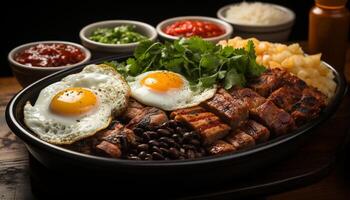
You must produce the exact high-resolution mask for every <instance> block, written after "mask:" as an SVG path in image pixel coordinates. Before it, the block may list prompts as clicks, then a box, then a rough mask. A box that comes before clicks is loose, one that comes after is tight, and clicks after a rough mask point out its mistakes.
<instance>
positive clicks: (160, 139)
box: [159, 137, 178, 146]
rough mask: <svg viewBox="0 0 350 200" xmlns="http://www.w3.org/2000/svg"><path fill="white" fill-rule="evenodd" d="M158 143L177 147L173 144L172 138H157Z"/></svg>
mask: <svg viewBox="0 0 350 200" xmlns="http://www.w3.org/2000/svg"><path fill="white" fill-rule="evenodd" d="M159 141H161V142H165V143H167V144H168V145H170V146H178V144H177V143H176V142H175V140H174V139H173V138H169V137H161V138H159Z"/></svg>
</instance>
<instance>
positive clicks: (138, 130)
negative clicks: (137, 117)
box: [133, 128, 144, 136]
mask: <svg viewBox="0 0 350 200" xmlns="http://www.w3.org/2000/svg"><path fill="white" fill-rule="evenodd" d="M133 131H134V133H135V134H136V135H138V136H141V135H142V133H143V132H144V130H143V129H142V128H134V129H133Z"/></svg>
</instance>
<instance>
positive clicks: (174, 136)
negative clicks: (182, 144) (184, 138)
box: [171, 133, 181, 140]
mask: <svg viewBox="0 0 350 200" xmlns="http://www.w3.org/2000/svg"><path fill="white" fill-rule="evenodd" d="M171 137H172V138H173V139H175V140H176V139H178V138H180V137H181V136H180V134H177V133H174V134H172V135H171Z"/></svg>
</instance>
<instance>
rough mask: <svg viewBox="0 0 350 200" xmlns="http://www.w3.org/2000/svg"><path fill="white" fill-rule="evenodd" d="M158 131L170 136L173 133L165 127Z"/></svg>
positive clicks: (162, 134)
mask: <svg viewBox="0 0 350 200" xmlns="http://www.w3.org/2000/svg"><path fill="white" fill-rule="evenodd" d="M157 132H158V133H159V134H160V135H161V136H170V135H171V133H170V131H169V130H167V129H163V128H160V129H158V130H157Z"/></svg>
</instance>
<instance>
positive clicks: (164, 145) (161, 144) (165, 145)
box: [159, 142, 169, 148]
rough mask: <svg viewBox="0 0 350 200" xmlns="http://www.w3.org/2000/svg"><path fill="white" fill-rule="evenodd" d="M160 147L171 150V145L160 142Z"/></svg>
mask: <svg viewBox="0 0 350 200" xmlns="http://www.w3.org/2000/svg"><path fill="white" fill-rule="evenodd" d="M159 147H163V148H169V145H168V144H167V143H165V142H159Z"/></svg>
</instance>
